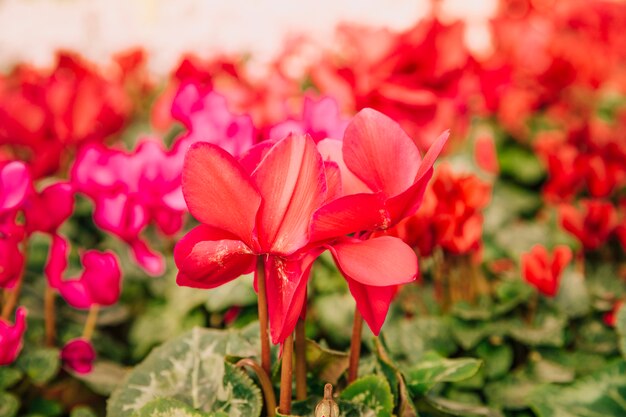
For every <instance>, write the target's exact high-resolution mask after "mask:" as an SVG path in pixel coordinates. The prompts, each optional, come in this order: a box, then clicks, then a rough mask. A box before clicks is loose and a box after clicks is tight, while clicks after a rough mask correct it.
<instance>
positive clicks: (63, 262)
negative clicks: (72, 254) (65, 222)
mask: <svg viewBox="0 0 626 417" xmlns="http://www.w3.org/2000/svg"><path fill="white" fill-rule="evenodd" d="M68 255H69V245H68V243H67V240H66V239H65V238H64V237H62V236H60V235H54V236H53V237H52V242H51V243H50V250H49V253H48V261H47V263H46V266H45V268H44V273H45V274H46V278H47V279H48V285H49V286H51V287H52V288H57V289H58V288H59V286H60V285H61V281H62V280H63V274H64V273H65V270H66V269H67V257H68Z"/></svg>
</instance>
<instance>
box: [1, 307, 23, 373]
mask: <svg viewBox="0 0 626 417" xmlns="http://www.w3.org/2000/svg"><path fill="white" fill-rule="evenodd" d="M25 331H26V309H25V308H24V307H19V308H18V309H17V311H16V312H15V323H14V324H13V325H10V324H9V323H7V322H6V321H4V320H3V319H1V318H0V366H3V365H9V364H11V363H12V362H13V361H14V360H15V358H17V355H19V353H20V350H21V349H22V339H23V337H24V332H25Z"/></svg>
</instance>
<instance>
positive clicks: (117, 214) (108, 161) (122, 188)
mask: <svg viewBox="0 0 626 417" xmlns="http://www.w3.org/2000/svg"><path fill="white" fill-rule="evenodd" d="M182 156H183V155H182V154H180V155H179V154H177V153H175V152H172V151H169V152H168V151H165V150H164V149H163V147H162V145H161V143H160V142H159V141H158V140H156V139H144V140H142V141H141V142H140V144H139V146H138V147H137V149H136V150H135V152H133V153H126V152H123V151H119V150H115V149H106V148H103V147H100V146H91V147H87V148H86V149H84V151H83V152H82V153H81V154H80V155H79V156H78V158H77V161H76V163H75V164H74V167H73V170H72V181H73V184H74V185H75V187H76V189H77V190H78V191H80V192H82V193H84V194H86V195H88V196H89V197H90V198H91V199H92V200H93V201H94V204H95V210H94V222H95V223H96V225H97V226H99V227H100V228H102V229H104V230H106V231H108V232H110V233H112V234H114V235H116V236H117V237H119V238H120V239H122V240H123V241H125V242H126V243H127V244H128V245H130V247H131V249H132V253H133V256H134V258H135V260H136V261H137V263H138V264H139V265H140V266H141V267H142V268H143V269H144V270H145V271H146V272H148V273H149V274H151V275H160V274H162V273H163V271H164V270H165V261H164V260H163V257H162V256H161V255H160V254H158V253H155V252H154V251H152V249H150V248H149V246H148V245H147V243H146V242H145V241H144V240H143V239H142V238H141V233H142V232H143V230H144V229H145V228H146V227H147V226H148V225H149V224H151V223H153V224H155V225H156V226H157V228H158V229H159V230H160V231H161V232H162V233H163V234H165V235H168V236H171V235H173V234H174V233H176V232H178V230H180V228H181V227H182V223H183V216H184V213H185V202H184V200H183V196H182V193H181V188H180V173H181V168H182V160H183V159H182Z"/></svg>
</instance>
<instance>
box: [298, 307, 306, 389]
mask: <svg viewBox="0 0 626 417" xmlns="http://www.w3.org/2000/svg"><path fill="white" fill-rule="evenodd" d="M303 308H306V306H305V307H303ZM296 399H297V400H298V401H300V400H306V334H305V331H304V320H302V319H298V323H297V324H296Z"/></svg>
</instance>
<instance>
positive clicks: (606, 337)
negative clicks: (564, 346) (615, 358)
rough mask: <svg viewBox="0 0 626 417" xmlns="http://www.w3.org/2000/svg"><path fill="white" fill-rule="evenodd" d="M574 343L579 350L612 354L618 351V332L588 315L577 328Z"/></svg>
mask: <svg viewBox="0 0 626 417" xmlns="http://www.w3.org/2000/svg"><path fill="white" fill-rule="evenodd" d="M576 343H577V348H578V349H580V350H583V351H586V352H593V353H601V354H604V355H612V354H614V353H615V352H616V351H618V334H617V333H616V332H615V330H614V329H610V328H608V327H606V326H605V325H604V324H603V323H602V321H601V320H598V319H596V318H594V317H589V318H588V319H587V320H585V322H584V323H583V324H582V325H581V326H580V328H579V329H578V334H577V337H576Z"/></svg>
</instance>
